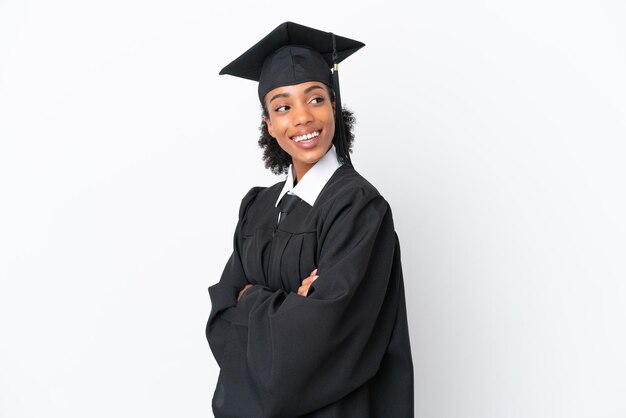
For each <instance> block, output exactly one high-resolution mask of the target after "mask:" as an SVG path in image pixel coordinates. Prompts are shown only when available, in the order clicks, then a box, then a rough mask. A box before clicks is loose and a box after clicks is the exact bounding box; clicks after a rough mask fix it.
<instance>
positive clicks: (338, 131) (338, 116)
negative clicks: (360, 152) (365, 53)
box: [331, 33, 353, 167]
mask: <svg viewBox="0 0 626 418" xmlns="http://www.w3.org/2000/svg"><path fill="white" fill-rule="evenodd" d="M331 35H332V38H333V64H334V68H333V90H334V92H335V108H336V109H335V136H334V138H333V144H334V145H335V150H336V151H337V160H338V161H339V163H341V164H345V165H347V166H348V167H353V166H352V160H351V159H350V152H349V151H348V140H347V139H346V130H345V127H344V123H343V110H342V107H341V94H340V93H339V71H338V68H339V64H338V63H337V44H336V41H335V35H334V34H333V33H331Z"/></svg>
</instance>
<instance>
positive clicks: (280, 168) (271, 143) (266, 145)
mask: <svg viewBox="0 0 626 418" xmlns="http://www.w3.org/2000/svg"><path fill="white" fill-rule="evenodd" d="M329 90H330V89H329ZM330 98H331V101H332V102H333V103H334V102H335V95H334V93H333V91H332V90H330ZM261 109H262V113H261V116H262V117H261V126H260V127H259V130H260V131H261V136H260V137H259V147H261V148H262V149H263V161H264V162H265V168H269V169H270V170H271V172H272V173H274V174H286V173H287V169H288V168H289V164H291V155H289V154H287V153H286V152H285V151H284V150H283V149H282V148H281V147H280V145H278V141H276V140H275V139H274V138H273V137H272V136H271V135H270V133H269V131H268V130H267V123H265V120H264V119H263V116H265V117H269V112H268V111H267V107H266V106H265V103H264V102H263V103H261ZM341 115H342V117H343V126H344V128H345V131H346V142H347V143H348V151H349V152H352V142H353V141H354V132H353V128H354V122H355V121H356V118H355V117H354V114H353V113H352V111H351V110H349V109H346V108H345V107H344V108H343V109H342V111H341ZM335 126H337V124H335ZM337 135H338V133H337V129H335V136H334V137H333V143H334V142H335V141H336V139H337Z"/></svg>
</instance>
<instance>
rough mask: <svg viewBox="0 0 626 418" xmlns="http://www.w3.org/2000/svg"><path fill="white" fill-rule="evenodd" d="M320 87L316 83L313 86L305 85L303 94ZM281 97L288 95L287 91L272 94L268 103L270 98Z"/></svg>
mask: <svg viewBox="0 0 626 418" xmlns="http://www.w3.org/2000/svg"><path fill="white" fill-rule="evenodd" d="M321 88H322V86H320V85H317V84H316V85H314V86H310V87H307V88H306V89H304V94H307V93H308V92H310V91H313V90H315V89H321ZM281 97H289V93H278V94H276V95H274V96H272V98H271V99H270V101H269V102H268V103H272V100H274V99H278V98H281Z"/></svg>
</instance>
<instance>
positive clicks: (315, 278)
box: [312, 276, 320, 281]
mask: <svg viewBox="0 0 626 418" xmlns="http://www.w3.org/2000/svg"><path fill="white" fill-rule="evenodd" d="M318 277H320V276H313V280H312V281H316V280H317V278H318Z"/></svg>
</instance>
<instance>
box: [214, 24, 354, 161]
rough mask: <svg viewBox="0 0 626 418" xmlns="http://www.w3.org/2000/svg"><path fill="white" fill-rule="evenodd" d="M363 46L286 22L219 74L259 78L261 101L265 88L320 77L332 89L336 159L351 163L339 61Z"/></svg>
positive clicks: (268, 89)
mask: <svg viewBox="0 0 626 418" xmlns="http://www.w3.org/2000/svg"><path fill="white" fill-rule="evenodd" d="M364 46H365V44H364V43H362V42H359V41H355V40H353V39H349V38H345V37H343V36H338V35H335V34H334V33H332V32H324V31H321V30H318V29H314V28H310V27H308V26H304V25H299V24H297V23H293V22H285V23H282V24H280V25H278V26H277V27H276V29H274V30H273V31H271V32H270V33H269V34H268V35H266V36H265V37H264V38H263V39H261V40H260V41H259V42H257V43H256V44H255V45H254V46H252V47H251V48H250V49H248V50H247V51H246V52H244V53H243V54H242V55H241V56H239V57H238V58H237V59H235V60H234V61H233V62H231V63H230V64H228V65H227V66H226V67H224V68H222V70H221V71H220V75H222V74H229V75H233V76H235V77H241V78H246V79H248V80H254V81H258V82H259V87H258V93H259V100H261V102H263V98H264V97H265V95H266V94H267V92H269V91H270V90H273V89H275V88H277V87H282V86H291V85H294V84H300V83H305V82H307V81H320V82H322V83H324V84H326V85H327V86H329V87H330V88H331V89H332V90H333V92H334V93H335V107H336V115H335V124H336V126H337V128H336V129H335V137H334V138H333V144H334V145H335V148H336V150H337V158H338V159H339V161H340V162H341V163H344V164H347V165H350V166H351V165H352V162H351V161H350V155H349V152H348V143H347V141H346V133H345V129H344V126H343V115H342V108H341V95H340V93H339V73H338V69H339V65H338V64H339V63H340V62H341V61H343V60H344V59H346V58H348V57H349V56H350V55H352V54H353V53H355V52H356V51H358V50H359V49H360V48H362V47H364ZM331 68H332V70H331Z"/></svg>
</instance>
